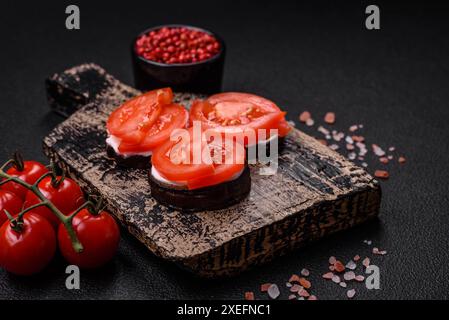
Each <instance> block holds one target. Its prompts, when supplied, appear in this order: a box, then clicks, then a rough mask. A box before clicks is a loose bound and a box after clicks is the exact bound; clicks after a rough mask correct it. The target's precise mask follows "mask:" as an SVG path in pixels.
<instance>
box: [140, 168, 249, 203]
mask: <svg viewBox="0 0 449 320" xmlns="http://www.w3.org/2000/svg"><path fill="white" fill-rule="evenodd" d="M149 181H150V186H151V196H152V197H153V198H154V199H156V200H157V201H158V202H159V203H160V204H162V205H164V206H167V207H170V208H173V209H176V210H179V211H186V212H195V211H204V210H218V209H223V208H226V207H229V206H232V205H234V204H236V203H238V202H240V201H242V200H243V199H244V198H246V196H247V195H248V194H249V191H250V190H251V176H250V170H249V167H248V166H246V167H245V169H244V170H243V172H242V174H241V175H240V176H239V177H238V178H237V179H234V180H231V181H227V182H224V183H220V184H217V185H214V186H209V187H204V188H199V189H195V190H188V189H187V187H186V186H173V185H170V184H166V183H163V182H161V181H159V180H156V179H155V178H154V177H153V175H152V174H151V170H150V172H149Z"/></svg>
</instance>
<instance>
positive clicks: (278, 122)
mask: <svg viewBox="0 0 449 320" xmlns="http://www.w3.org/2000/svg"><path fill="white" fill-rule="evenodd" d="M190 120H191V124H192V123H193V121H201V124H202V126H203V129H213V130H214V131H217V132H221V133H230V134H238V133H242V132H245V130H248V129H252V130H255V131H256V134H257V130H259V129H267V131H269V129H278V130H279V133H278V134H279V136H280V137H283V136H285V135H286V134H287V133H288V132H289V131H290V129H291V128H290V126H289V125H288V123H287V122H286V121H285V112H282V111H281V110H280V109H279V107H278V106H277V105H276V104H275V103H273V102H272V101H270V100H268V99H265V98H262V97H259V96H256V95H253V94H249V93H240V92H226V93H219V94H216V95H213V96H211V97H209V98H208V99H207V100H205V101H195V102H194V103H193V104H192V107H191V110H190ZM256 138H257V139H258V138H259V137H256ZM267 138H268V136H267ZM245 144H247V142H246V141H245Z"/></svg>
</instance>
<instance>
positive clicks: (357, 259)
mask: <svg viewBox="0 0 449 320" xmlns="http://www.w3.org/2000/svg"><path fill="white" fill-rule="evenodd" d="M352 260H354V261H356V262H357V261H359V260H360V256H359V255H358V254H356V255H355V256H354V258H353V259H352Z"/></svg>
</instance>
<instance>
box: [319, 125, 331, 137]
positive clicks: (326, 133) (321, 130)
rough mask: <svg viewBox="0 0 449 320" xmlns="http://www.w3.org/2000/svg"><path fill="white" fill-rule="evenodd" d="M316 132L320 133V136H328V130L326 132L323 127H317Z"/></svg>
mask: <svg viewBox="0 0 449 320" xmlns="http://www.w3.org/2000/svg"><path fill="white" fill-rule="evenodd" d="M317 130H318V132H321V133H322V134H324V135H328V134H329V130H327V129H326V128H325V127H323V126H319V127H318V129H317Z"/></svg>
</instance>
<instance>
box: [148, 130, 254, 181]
mask: <svg viewBox="0 0 449 320" xmlns="http://www.w3.org/2000/svg"><path fill="white" fill-rule="evenodd" d="M189 133H190V140H188V141H186V139H184V140H180V141H170V140H168V141H167V142H166V143H164V144H163V145H162V146H160V147H158V148H157V149H156V150H155V152H154V153H153V156H152V165H153V166H154V167H155V169H156V170H157V171H158V172H159V173H160V174H161V175H162V176H163V177H164V178H166V179H168V180H170V181H174V182H182V183H187V187H188V189H190V190H193V189H199V188H202V187H207V186H211V185H216V184H219V183H222V182H225V181H228V180H230V179H232V177H233V176H234V175H235V174H238V173H239V172H241V171H242V170H243V169H244V165H245V150H244V148H243V146H242V145H239V144H238V143H235V142H233V141H232V140H226V139H223V140H222V141H211V140H210V139H209V138H208V137H205V136H204V135H202V140H203V139H204V140H203V141H202V142H201V152H202V153H203V152H205V154H206V155H210V157H208V158H201V162H200V163H193V161H192V160H193V155H192V152H193V135H192V130H189ZM185 150H190V159H189V162H187V161H186V160H187V152H186V151H185ZM173 152H175V156H174V155H173ZM179 154H180V156H178V155H179ZM231 156H232V157H231ZM206 160H208V161H206ZM226 160H228V161H226Z"/></svg>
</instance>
